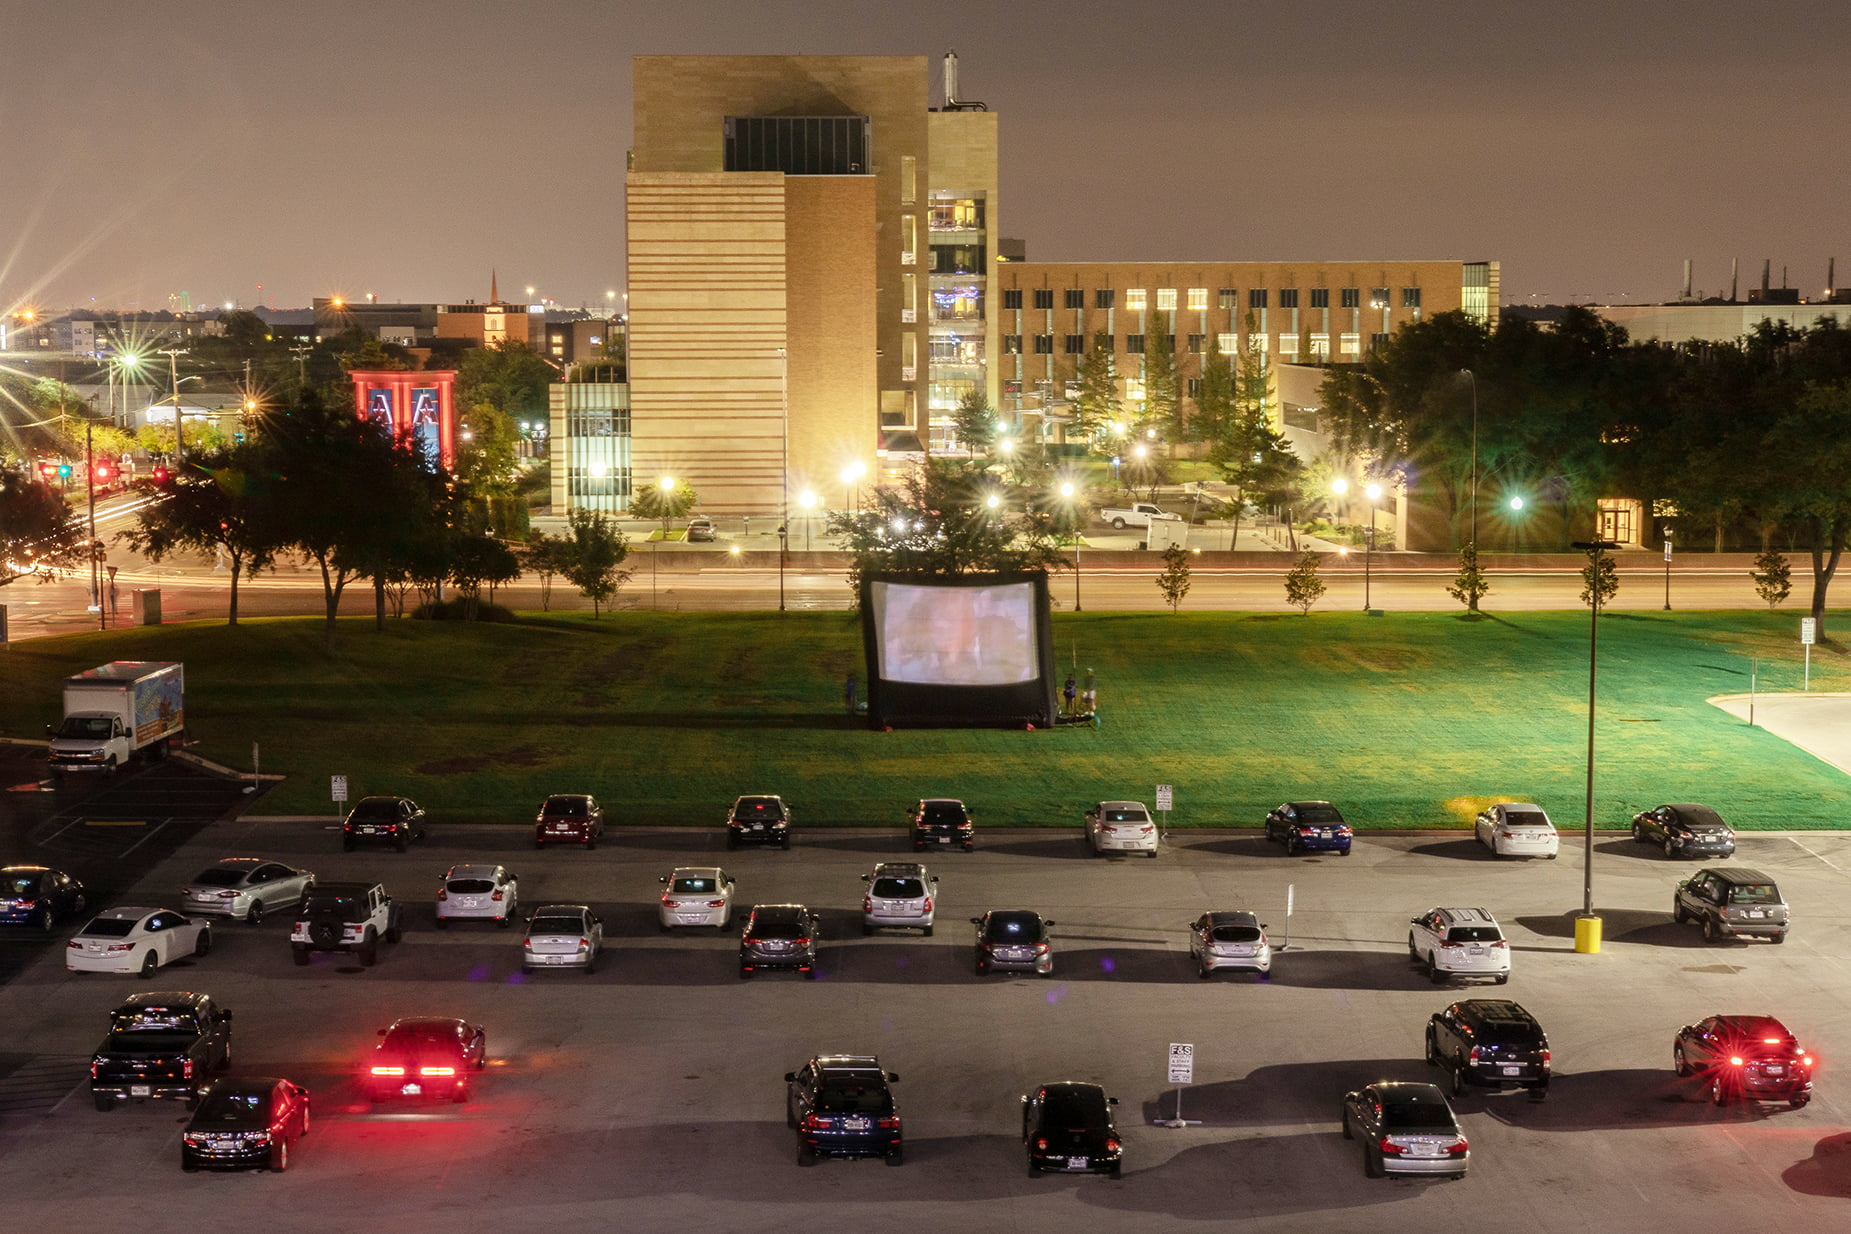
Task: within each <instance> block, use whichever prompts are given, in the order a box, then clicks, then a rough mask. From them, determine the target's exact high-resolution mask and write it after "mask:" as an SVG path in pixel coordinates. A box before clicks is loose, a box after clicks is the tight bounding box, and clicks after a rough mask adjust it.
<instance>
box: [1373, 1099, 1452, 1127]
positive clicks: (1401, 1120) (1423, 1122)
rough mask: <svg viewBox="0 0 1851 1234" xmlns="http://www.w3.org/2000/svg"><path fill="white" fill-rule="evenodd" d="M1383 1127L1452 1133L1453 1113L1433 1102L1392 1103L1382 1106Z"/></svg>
mask: <svg viewBox="0 0 1851 1234" xmlns="http://www.w3.org/2000/svg"><path fill="white" fill-rule="evenodd" d="M1382 1125H1383V1126H1384V1127H1398V1128H1403V1129H1406V1130H1414V1131H1452V1130H1456V1129H1457V1126H1458V1124H1456V1123H1455V1122H1453V1114H1452V1111H1451V1110H1449V1109H1447V1108H1446V1107H1445V1106H1443V1105H1438V1104H1435V1103H1432V1102H1425V1101H1420V1102H1415V1101H1391V1102H1385V1103H1384V1104H1383V1106H1382Z"/></svg>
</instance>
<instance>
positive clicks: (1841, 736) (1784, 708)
mask: <svg viewBox="0 0 1851 1234" xmlns="http://www.w3.org/2000/svg"><path fill="white" fill-rule="evenodd" d="M1709 702H1710V704H1711V705H1712V706H1714V707H1720V708H1721V709H1722V710H1724V711H1726V712H1728V713H1729V714H1730V715H1732V716H1736V717H1738V718H1740V719H1741V720H1742V722H1743V723H1747V721H1748V705H1749V696H1748V695H1746V694H1718V695H1717V696H1716V697H1714V698H1712V699H1710V700H1709ZM1754 709H1755V726H1756V727H1757V728H1764V729H1766V730H1767V731H1768V732H1770V733H1772V734H1774V736H1776V737H1779V738H1781V739H1782V740H1784V741H1788V742H1791V743H1792V744H1794V745H1796V746H1798V747H1799V748H1800V749H1802V750H1804V751H1806V752H1807V753H1808V754H1810V755H1812V756H1813V757H1814V758H1816V759H1818V760H1819V761H1821V762H1825V763H1830V764H1831V765H1832V766H1834V767H1836V768H1838V770H1840V771H1842V772H1844V773H1846V774H1847V775H1851V694H1825V693H1814V694H1756V695H1755V696H1754Z"/></svg>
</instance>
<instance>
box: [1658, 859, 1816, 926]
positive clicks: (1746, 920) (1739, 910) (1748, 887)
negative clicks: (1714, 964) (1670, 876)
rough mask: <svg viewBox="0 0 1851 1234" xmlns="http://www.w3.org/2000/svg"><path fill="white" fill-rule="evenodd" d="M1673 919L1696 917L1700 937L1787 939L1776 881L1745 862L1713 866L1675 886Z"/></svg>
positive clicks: (1786, 919)
mask: <svg viewBox="0 0 1851 1234" xmlns="http://www.w3.org/2000/svg"><path fill="white" fill-rule="evenodd" d="M1671 919H1672V920H1673V921H1676V922H1678V923H1680V924H1682V923H1683V922H1686V921H1694V922H1696V923H1697V924H1698V925H1700V926H1702V927H1703V939H1704V941H1705V942H1710V943H1713V942H1715V941H1716V940H1717V939H1719V938H1765V939H1767V940H1768V941H1769V942H1770V943H1784V942H1786V941H1787V930H1788V928H1789V922H1788V918H1787V905H1786V902H1785V901H1784V900H1782V899H1781V898H1780V888H1779V887H1778V886H1776V885H1775V883H1774V880H1773V879H1771V878H1769V877H1768V876H1767V875H1765V874H1763V873H1761V871H1759V870H1750V869H1748V868H1747V867H1745V866H1711V867H1710V868H1709V869H1707V870H1699V871H1697V873H1696V874H1695V875H1694V876H1693V877H1691V878H1687V879H1685V880H1684V881H1683V882H1681V883H1679V884H1678V885H1677V890H1676V891H1675V892H1673V893H1672V896H1671Z"/></svg>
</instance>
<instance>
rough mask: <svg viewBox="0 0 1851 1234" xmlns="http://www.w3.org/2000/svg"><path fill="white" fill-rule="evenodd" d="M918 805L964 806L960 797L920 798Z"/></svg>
mask: <svg viewBox="0 0 1851 1234" xmlns="http://www.w3.org/2000/svg"><path fill="white" fill-rule="evenodd" d="M919 804H920V805H922V806H961V805H963V804H964V799H963V798H962V797H921V798H920V799H919Z"/></svg>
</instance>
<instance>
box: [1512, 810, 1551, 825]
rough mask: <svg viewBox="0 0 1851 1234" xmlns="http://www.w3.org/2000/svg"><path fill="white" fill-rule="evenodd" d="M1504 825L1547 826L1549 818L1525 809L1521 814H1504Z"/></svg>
mask: <svg viewBox="0 0 1851 1234" xmlns="http://www.w3.org/2000/svg"><path fill="white" fill-rule="evenodd" d="M1504 825H1505V826H1506V827H1547V826H1549V825H1550V824H1549V820H1548V819H1547V818H1544V817H1543V816H1542V815H1540V814H1533V813H1529V812H1527V811H1526V812H1524V813H1522V814H1515V813H1513V814H1506V815H1505V816H1504Z"/></svg>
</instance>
